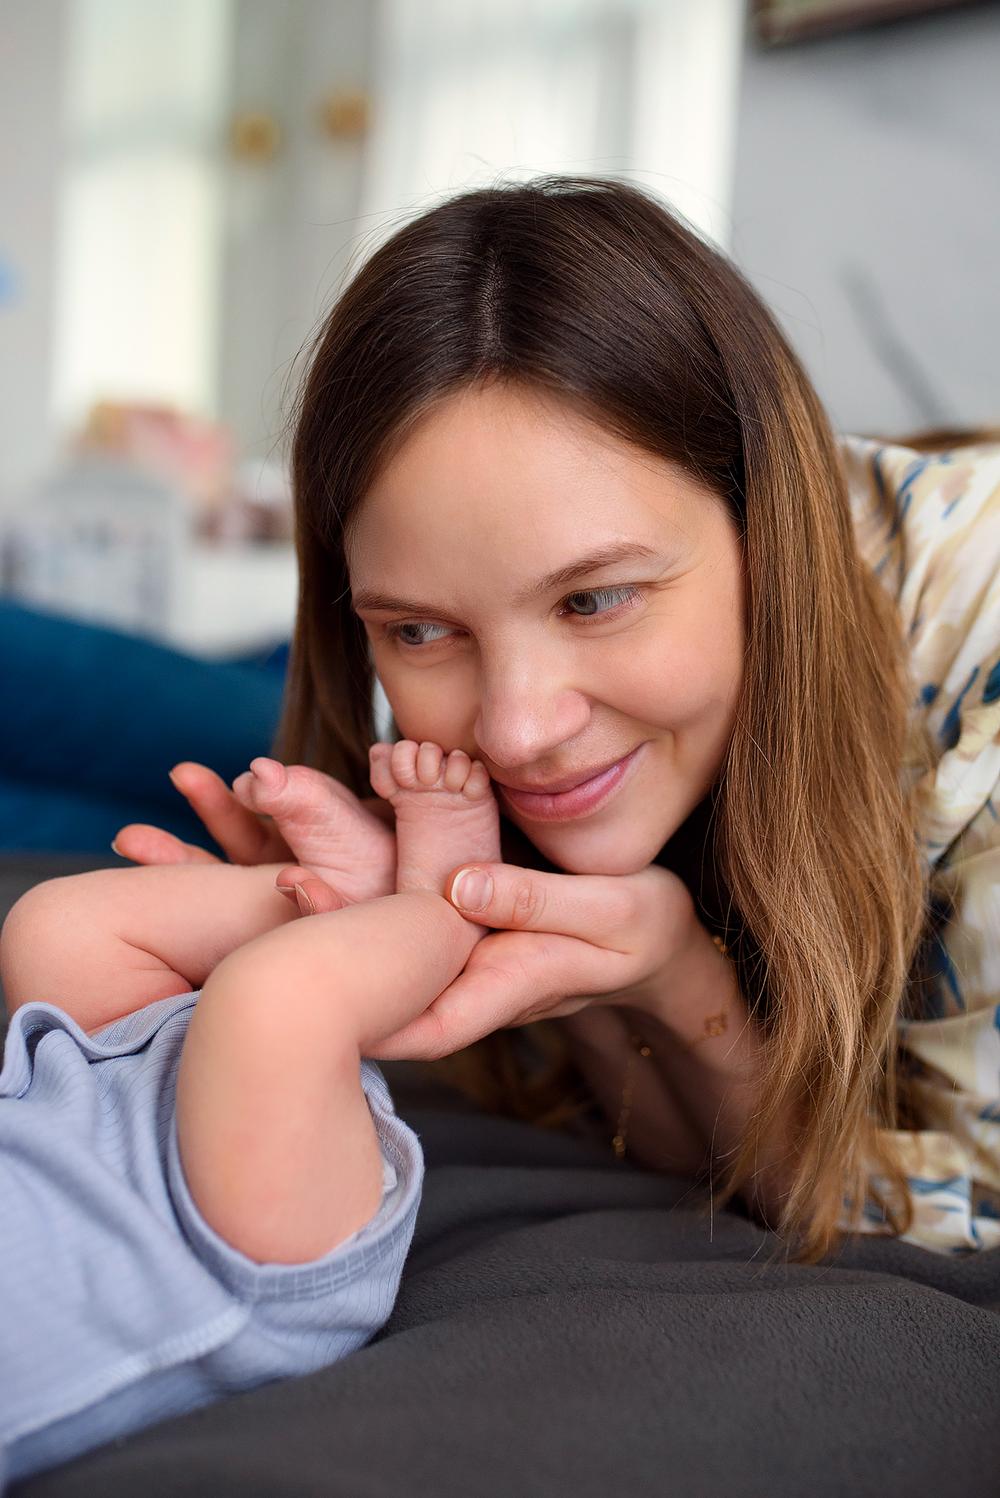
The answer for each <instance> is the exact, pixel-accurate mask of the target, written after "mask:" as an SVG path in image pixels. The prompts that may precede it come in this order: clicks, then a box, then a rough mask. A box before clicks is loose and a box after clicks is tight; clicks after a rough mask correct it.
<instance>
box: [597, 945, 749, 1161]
mask: <svg viewBox="0 0 1000 1498" xmlns="http://www.w3.org/2000/svg"><path fill="white" fill-rule="evenodd" d="M712 940H713V941H714V943H715V945H716V946H717V947H718V949H719V951H720V952H721V953H722V955H723V957H725V956H727V955H728V952H729V948H728V947H727V945H726V943H725V942H724V941H723V940H722V937H721V936H713V937H712ZM725 1028H726V1024H725V1016H722V1022H721V1024H720V1022H719V1017H718V1016H713V1019H712V1022H711V1025H710V1026H706V1030H705V1035H704V1036H702V1037H701V1038H702V1039H705V1038H707V1037H708V1036H709V1035H720V1034H722V1033H723V1031H724V1030H725ZM629 1040H630V1042H631V1044H632V1050H633V1054H632V1055H631V1056H630V1057H629V1058H628V1065H627V1066H626V1067H625V1084H624V1086H623V1088H622V1101H621V1110H620V1112H619V1114H618V1129H617V1132H616V1133H615V1137H614V1138H613V1139H612V1141H611V1148H612V1149H613V1150H614V1152H615V1156H616V1158H617V1159H619V1160H624V1158H625V1140H626V1138H627V1136H628V1119H629V1114H630V1113H631V1111H632V1069H633V1067H634V1066H635V1062H636V1057H637V1056H650V1055H652V1052H651V1050H650V1048H649V1046H648V1044H647V1043H646V1041H645V1040H643V1038H642V1036H641V1035H637V1034H636V1033H635V1031H631V1032H630V1034H629ZM694 1043H695V1045H697V1044H698V1042H697V1041H695V1042H694Z"/></svg>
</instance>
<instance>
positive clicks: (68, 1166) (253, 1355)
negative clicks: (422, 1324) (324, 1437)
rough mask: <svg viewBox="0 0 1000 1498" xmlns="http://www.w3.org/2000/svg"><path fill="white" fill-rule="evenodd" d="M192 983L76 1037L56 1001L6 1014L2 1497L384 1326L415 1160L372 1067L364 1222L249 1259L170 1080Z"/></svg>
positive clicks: (403, 1241) (330, 1356) (413, 1139)
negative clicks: (228, 1231)
mask: <svg viewBox="0 0 1000 1498" xmlns="http://www.w3.org/2000/svg"><path fill="white" fill-rule="evenodd" d="M198 997H199V994H198V993H185V994H179V995H177V996H176V997H174V998H168V999H161V1000H159V1001H158V1002H157V1003H155V1004H151V1005H149V1006H148V1007H147V1008H145V1009H141V1010H138V1011H137V1012H136V1013H135V1014H130V1015H126V1016H125V1017H124V1018H122V1019H119V1020H116V1021H115V1022H114V1023H113V1024H111V1025H109V1026H107V1027H106V1028H105V1029H103V1030H101V1031H100V1033H99V1034H98V1035H95V1036H88V1035H87V1034H86V1033H85V1031H83V1030H81V1029H80V1027H79V1025H77V1023H76V1022H75V1021H74V1020H72V1019H71V1018H70V1017H69V1016H68V1015H67V1014H65V1013H64V1012H63V1010H61V1009H59V1008H57V1007H56V1006H55V1005H53V1004H43V1003H34V1004H26V1005H24V1006H23V1007H22V1008H21V1009H18V1010H17V1011H16V1012H15V1014H14V1017H13V1019H12V1020H11V1024H10V1029H9V1031H8V1034H7V1041H6V1048H5V1051H4V1058H3V1067H2V1070H0V1494H2V1493H3V1491H4V1490H5V1486H6V1482H8V1481H12V1480H14V1479H16V1478H22V1477H26V1476H29V1475H31V1474H32V1473H34V1472H38V1471H41V1470H44V1469H45V1468H47V1467H51V1466H54V1465H56V1464H58V1463H61V1462H66V1461H69V1460H70V1459H72V1458H73V1457H75V1456H79V1455H80V1454H82V1453H83V1452H84V1451H87V1450H89V1449H90V1448H92V1447H94V1446H98V1445H103V1444H104V1443H105V1442H108V1441H111V1440H113V1439H114V1438H115V1437H117V1436H122V1435H126V1434H128V1433H129V1432H132V1431H135V1430H139V1429H141V1428H142V1427H143V1426H146V1425H150V1424H153V1423H155V1422H157V1421H160V1420H165V1419H167V1418H169V1417H170V1416H173V1415H178V1414H181V1413H183V1412H184V1411H187V1410H191V1409H195V1408H197V1407H198V1406H199V1405H204V1404H208V1403H210V1402H211V1401H213V1400H216V1399H220V1398H223V1397H224V1396H225V1395H227V1394H230V1393H234V1392H236V1391H238V1390H242V1389H250V1388H253V1387H254V1386H255V1385H257V1384H261V1383H265V1382H267V1381H268V1380H270V1379H276V1378H284V1377H288V1376H294V1375H299V1374H304V1373H308V1372H312V1371H313V1370H314V1369H317V1368H323V1367H325V1366H327V1365H328V1364H330V1363H333V1362H335V1361H337V1360H338V1359H339V1358H342V1357H344V1356H345V1355H346V1354H347V1353H350V1352H353V1351H355V1350H356V1349H357V1348H360V1347H363V1346H364V1345H365V1343H367V1342H368V1341H369V1340H370V1339H371V1338H372V1337H373V1336H374V1335H375V1333H376V1332H377V1331H378V1330H379V1329H380V1328H381V1327H382V1326H383V1325H384V1324H385V1322H386V1321H387V1320H388V1318H389V1315H390V1313H391V1311H392V1307H393V1304H394V1302H395V1298H396V1293H397V1290H398V1288H399V1281H400V1276H401V1273H402V1268H403V1262H404V1260H405V1258H406V1255H407V1253H408V1251H409V1247H410V1243H411V1240H412V1237H413V1230H414V1226H415V1223H416V1216H417V1208H418V1206H419V1202H420V1195H421V1189H422V1183H423V1173H424V1161H423V1151H422V1149H421V1147H420V1142H419V1140H418V1137H417V1135H416V1134H415V1133H414V1132H413V1130H412V1129H411V1128H410V1127H409V1126H408V1125H407V1124H405V1123H404V1122H403V1121H402V1119H400V1118H398V1117H397V1116H396V1112H395V1108H394V1106H393V1102H392V1099H391V1097H390V1094H389V1089H388V1087H387V1085H386V1081H385V1078H384V1076H383V1074H382V1072H381V1070H380V1069H379V1067H378V1066H377V1065H376V1064H375V1063H374V1062H372V1061H369V1060H367V1059H363V1060H362V1062H361V1085H362V1087H363V1089H364V1092H365V1095H366V1097H367V1099H368V1104H369V1107H370V1108H371V1112H372V1117H373V1119H374V1122H375V1126H376V1129H377V1132H378V1136H379V1140H380V1143H381V1147H382V1159H383V1182H384V1186H383V1196H382V1202H381V1205H380V1207H379V1209H378V1212H377V1213H376V1215H375V1216H374V1217H373V1218H372V1220H371V1221H370V1222H368V1223H367V1224H365V1226H363V1227H362V1228H360V1229H359V1230H358V1231H357V1232H356V1233H353V1234H352V1235H351V1236H350V1237H349V1238H347V1239H345V1240H344V1242H342V1243H340V1244H338V1245H337V1247H336V1248H334V1249H333V1250H332V1251H331V1252H330V1253H328V1254H326V1255H324V1256H323V1257H322V1258H320V1259H315V1260H312V1261H311V1262H309V1263H305V1264H258V1263H256V1262H255V1261H254V1260H252V1259H250V1258H247V1257H246V1255H244V1254H242V1253H240V1252H239V1251H238V1250H237V1249H235V1248H233V1247H231V1246H230V1245H229V1244H228V1243H226V1242H225V1241H224V1239H222V1238H220V1237H219V1235H218V1234H217V1233H216V1232H215V1231H214V1230H213V1229H212V1228H211V1227H210V1226H209V1225H208V1223H207V1222H206V1221H205V1219H204V1218H203V1217H202V1216H201V1214H200V1213H199V1211H198V1208H197V1207H196V1206H195V1204H194V1200H193V1198H192V1197H191V1195H190V1193H189V1191H188V1188H187V1183H186V1181H185V1179H184V1174H183V1170H182V1167H181V1162H180V1155H179V1153H178V1148H177V1128H176V1122H175V1116H174V1091H175V1087H176V1079H177V1067H178V1063H179V1061H180V1054H181V1046H182V1044H183V1040H184V1036H185V1033H186V1031H187V1027H188V1023H189V1021H190V1018H191V1015H192V1013H193V1012H194V1006H195V1003H196V1002H197V1000H198Z"/></svg>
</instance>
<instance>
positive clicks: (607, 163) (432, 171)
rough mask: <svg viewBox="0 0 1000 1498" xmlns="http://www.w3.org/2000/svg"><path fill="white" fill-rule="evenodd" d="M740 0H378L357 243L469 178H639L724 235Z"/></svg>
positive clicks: (470, 182)
mask: <svg viewBox="0 0 1000 1498" xmlns="http://www.w3.org/2000/svg"><path fill="white" fill-rule="evenodd" d="M743 11H744V7H743V4H742V0H380V5H379V11H378V22H377V27H376V56H375V63H374V77H373V90H372V91H373V97H374V100H375V120H374V129H373V132H372V136H371V139H370V141H369V143H368V150H367V153H366V159H365V171H364V193H363V201H362V203H361V208H360V221H361V224H362V226H363V230H364V232H365V238H366V246H367V247H368V248H374V244H373V243H372V240H375V241H377V240H379V239H380V238H381V237H384V236H387V235H388V234H391V233H392V232H393V230H394V228H395V227H396V225H397V223H398V217H399V213H400V211H404V212H405V211H410V212H413V213H418V212H421V211H423V210H424V209H425V208H428V207H430V206H432V204H433V203H434V202H437V201H440V200H441V199H442V198H444V197H448V196H450V195H451V194H453V193H454V192H456V191H460V190H461V189H462V188H464V187H470V186H480V185H487V184H489V183H490V182H491V181H496V180H498V179H501V178H502V179H504V180H511V179H513V180H524V179H525V178H527V177H531V176H534V175H536V174H538V173H541V172H563V173H579V174H586V175H604V174H615V175H624V176H627V177H628V178H629V179H630V180H632V181H635V182H636V183H637V184H642V185H644V186H646V187H648V188H649V189H651V190H652V191H653V192H655V193H656V194H657V195H658V196H660V197H661V198H662V199H664V200H665V201H666V202H668V203H670V204H671V205H672V206H673V207H675V208H676V209H678V210H679V211H680V212H681V213H683V214H685V216H686V217H687V218H688V219H689V220H690V221H691V222H692V223H693V224H695V225H696V226H697V227H698V228H700V229H701V230H702V231H703V232H704V233H706V234H707V235H708V236H709V237H711V238H712V239H714V240H715V242H716V243H718V244H719V245H720V246H721V247H723V248H726V247H727V245H728V241H729V237H730V217H729V209H730V200H731V189H732V181H731V177H732V166H733V158H734V137H735V128H736V114H737V105H738V88H739V65H740V56H741V52H742V45H743Z"/></svg>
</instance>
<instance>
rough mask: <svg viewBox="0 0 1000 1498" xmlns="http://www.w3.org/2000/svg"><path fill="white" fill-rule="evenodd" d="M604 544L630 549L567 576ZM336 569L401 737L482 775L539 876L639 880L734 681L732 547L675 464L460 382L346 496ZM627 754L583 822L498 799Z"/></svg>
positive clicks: (690, 783)
mask: <svg viewBox="0 0 1000 1498" xmlns="http://www.w3.org/2000/svg"><path fill="white" fill-rule="evenodd" d="M612 546H620V547H622V548H624V547H625V546H631V547H635V548H636V549H637V554H635V555H632V556H623V557H622V558H621V559H620V560H618V561H613V562H606V563H605V564H604V565H602V566H592V567H589V568H588V569H587V570H586V571H580V572H579V574H578V575H574V576H572V577H570V576H569V575H568V574H567V573H566V569H569V568H570V567H571V566H573V565H574V564H576V563H578V562H579V561H580V560H581V559H582V558H586V557H589V556H591V555H592V554H593V553H595V552H598V551H600V550H602V549H606V548H609V547H612ZM639 548H646V549H647V552H648V554H645V555H642V554H638V549H639ZM348 567H349V574H350V582H351V595H352V601H353V606H354V609H355V612H356V613H357V614H358V616H359V617H360V618H361V619H362V620H363V622H364V627H365V629H366V631H367V634H368V638H369V641H370V643H371V649H372V653H373V660H374V665H375V670H376V673H377V675H378V677H379V680H380V681H381V683H382V687H383V689H384V691H385V694H386V696H387V698H388V700H389V703H390V705H391V707H392V710H393V715H394V717H395V720H396V723H397V725H398V727H399V729H400V732H401V733H402V735H403V737H404V738H408V739H415V740H417V741H420V740H423V739H430V740H433V741H434V742H435V743H438V744H440V745H441V746H442V748H443V749H445V750H450V749H464V750H465V751H466V753H467V754H469V755H470V756H471V757H472V758H474V759H481V760H482V761H483V763H484V764H485V766H486V768H487V770H488V771H489V773H490V775H491V776H492V778H493V782H494V787H493V788H494V791H495V792H496V794H497V797H498V799H499V801H500V806H501V810H502V811H503V812H504V814H505V815H506V816H507V817H508V818H509V820H510V821H512V822H514V823H515V824H516V825H517V826H518V827H520V828H521V829H522V831H523V832H524V833H525V835H526V836H527V837H528V838H529V839H530V841H531V842H532V843H533V844H534V845H535V846H536V847H537V848H538V849H540V851H541V852H543V853H544V854H545V855H546V857H547V858H549V859H550V860H551V861H552V862H553V863H554V864H556V865H557V866H558V867H560V868H562V869H565V870H566V871H567V872H572V873H605V874H627V873H635V872H637V871H638V870H640V869H643V868H645V867H646V865H647V864H649V863H650V862H652V860H653V859H654V858H655V857H656V855H657V853H658V852H659V851H660V849H661V847H662V846H663V844H664V843H666V842H667V841H668V839H669V838H670V837H671V836H672V835H673V833H674V832H676V830H677V828H678V827H680V826H681V824H682V823H683V822H684V821H685V819H686V818H687V816H688V815H689V813H690V812H691V811H692V810H693V809H694V808H695V807H696V806H697V805H698V803H699V802H700V801H701V800H702V799H703V798H704V797H705V796H706V794H707V793H708V791H709V790H710V788H711V786H712V784H713V782H714V780H715V778H716V775H717V773H718V771H719V769H720V767H721V763H722V759H723V756H724V753H725V749H726V745H727V743H728V740H729V736H730V731H731V729H732V725H733V719H734V715H735V711H736V703H737V700H738V696H739V691H740V684H741V680H742V673H743V648H744V592H743V572H742V550H741V544H740V540H739V533H738V530H737V527H736V525H735V523H734V521H733V520H732V519H731V517H730V516H729V514H728V512H727V510H726V509H725V506H724V504H723V502H722V500H721V499H719V498H718V497H717V496H715V495H714V494H713V493H712V492H711V491H709V490H706V489H704V488H703V487H702V486H701V485H699V484H698V483H697V482H696V481H695V480H694V479H692V478H691V477H690V476H689V475H688V474H686V473H685V472H683V471H682V470H680V469H679V468H676V467H675V466H673V465H672V464H669V463H665V462H663V461H662V460H660V459H657V458H654V457H652V456H650V455H648V454H646V453H644V452H641V451H639V450H637V449H634V448H631V447H629V446H628V445H627V444H624V443H621V442H619V441H617V440H616V439H614V438H612V437H609V436H607V435H606V434H604V433H603V432H602V431H600V430H599V429H597V428H595V427H594V426H593V425H591V424H590V423H589V422H587V421H586V420H585V419H583V418H582V417H581V416H579V415H578V414H577V413H576V412H574V411H572V410H571V409H569V408H568V407H565V406H563V405H561V404H559V403H556V402H555V401H553V400H549V399H545V398H541V397H539V396H537V395H533V394H527V393H525V392H523V391H519V390H517V389H515V388H513V387H509V386H508V387H505V388H501V387H493V388H490V389H485V388H482V387H476V388H466V389H464V390H463V391H461V392H460V393H459V394H457V395H454V396H451V397H449V398H448V399H447V401H446V402H445V403H443V404H442V405H440V406H439V407H438V408H437V409H436V410H435V411H434V412H432V413H431V414H429V415H428V416H426V417H425V418H424V420H423V422H422V423H421V424H420V425H418V426H417V427H416V428H415V429H414V431H413V432H412V433H411V434H410V435H409V437H408V439H407V440H406V442H405V444H404V445H403V446H402V447H401V448H400V449H399V451H398V452H397V453H396V455H395V456H394V458H393V460H392V461H391V463H389V464H388V465H386V467H385V468H384V470H383V472H382V473H381V475H380V476H379V478H378V480H377V482H376V483H375V484H374V485H373V486H372V488H371V489H370V491H369V492H368V494H367V495H366V497H365V499H364V502H363V504H362V505H361V507H360V509H359V511H358V512H357V513H356V516H355V519H354V526H353V528H352V530H351V535H350V543H349V547H348ZM560 570H562V571H563V572H564V576H563V577H562V578H561V579H559V578H554V577H553V578H550V579H549V580H548V581H545V579H546V578H548V575H549V574H555V573H557V572H559V571H560ZM376 595H380V596H379V597H376ZM632 751H637V752H636V753H635V754H634V756H633V757H632V759H631V760H630V761H629V764H628V766H627V773H626V774H625V775H624V776H623V777H621V778H620V779H619V778H618V777H616V776H612V777H610V781H611V782H612V783H614V782H615V781H616V780H617V786H616V788H615V789H614V790H613V792H612V794H611V795H610V796H605V798H604V800H603V801H601V802H600V803H599V804H598V805H596V807H595V806H591V807H589V808H588V807H586V806H585V807H584V808H583V809H582V810H580V809H578V808H574V806H573V805H572V804H571V802H570V797H569V796H567V797H566V798H565V800H563V801H560V800H559V799H558V798H556V799H555V801H551V800H546V801H542V800H541V799H537V800H534V801H531V802H529V803H523V802H522V803H518V804H515V803H514V801H513V800H512V798H510V797H509V796H508V795H507V793H506V791H505V785H507V786H512V787H516V786H520V787H532V786H536V787H537V786H545V785H550V784H551V783H553V782H566V781H579V780H581V779H582V778H583V777H584V776H585V775H586V774H588V773H589V774H591V775H593V774H594V773H595V771H598V770H602V769H603V768H604V767H606V766H608V765H609V764H611V763H612V762H613V761H617V760H621V759H622V758H623V757H625V756H628V755H631V754H632ZM607 783H608V782H600V784H607ZM584 794H586V793H584ZM579 799H580V797H579V795H578V797H577V800H578V801H579ZM546 807H548V808H550V810H552V811H554V812H555V814H556V816H557V818H558V819H557V820H547V819H544V818H543V817H542V815H541V812H542V811H543V810H544V809H545V808H546Z"/></svg>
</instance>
